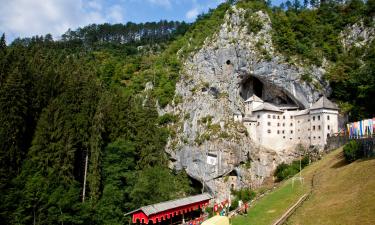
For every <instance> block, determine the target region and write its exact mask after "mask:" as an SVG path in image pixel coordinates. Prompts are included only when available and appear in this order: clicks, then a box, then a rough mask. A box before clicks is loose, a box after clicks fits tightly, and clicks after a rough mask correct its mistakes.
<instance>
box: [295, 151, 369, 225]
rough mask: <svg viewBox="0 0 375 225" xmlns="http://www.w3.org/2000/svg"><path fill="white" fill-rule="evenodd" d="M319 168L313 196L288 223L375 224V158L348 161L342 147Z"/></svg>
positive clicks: (311, 170)
mask: <svg viewBox="0 0 375 225" xmlns="http://www.w3.org/2000/svg"><path fill="white" fill-rule="evenodd" d="M315 167H316V168H314V169H312V168H308V170H310V171H309V174H311V173H312V172H315V171H316V175H315V177H314V187H313V192H312V195H311V197H310V198H309V200H308V201H306V202H305V203H304V204H303V205H302V207H300V208H299V209H297V211H296V212H295V214H293V215H292V216H291V217H290V218H289V221H288V224H375V159H363V160H358V161H355V162H353V163H351V164H346V162H345V160H344V157H343V154H342V149H339V150H336V151H335V152H333V153H332V154H330V155H328V156H327V157H326V158H325V159H323V160H322V161H321V162H319V164H317V165H316V166H315Z"/></svg>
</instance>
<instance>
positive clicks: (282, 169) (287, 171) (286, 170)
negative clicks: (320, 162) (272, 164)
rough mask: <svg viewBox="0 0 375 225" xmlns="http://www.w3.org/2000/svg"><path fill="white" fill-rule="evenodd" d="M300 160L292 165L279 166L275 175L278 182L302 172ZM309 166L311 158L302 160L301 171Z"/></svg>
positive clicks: (282, 164) (283, 164)
mask: <svg viewBox="0 0 375 225" xmlns="http://www.w3.org/2000/svg"><path fill="white" fill-rule="evenodd" d="M299 163H300V162H299V160H294V161H293V162H292V163H291V164H286V163H281V164H280V165H278V166H277V168H276V171H275V173H274V175H275V176H276V178H277V180H278V181H282V180H284V179H286V178H289V177H292V176H294V175H295V174H297V173H298V172H299V171H300V169H299V168H300V165H299ZM307 165H309V158H308V157H306V156H305V157H303V158H302V159H301V169H303V168H305V167H306V166H307Z"/></svg>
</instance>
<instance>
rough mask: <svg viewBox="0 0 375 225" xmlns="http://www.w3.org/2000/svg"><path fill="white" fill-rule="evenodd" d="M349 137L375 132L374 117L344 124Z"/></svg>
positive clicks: (358, 136)
mask: <svg viewBox="0 0 375 225" xmlns="http://www.w3.org/2000/svg"><path fill="white" fill-rule="evenodd" d="M346 128H347V131H348V134H349V137H350V138H360V137H367V136H372V135H373V134H375V118H372V119H365V120H361V121H357V122H353V123H348V124H346Z"/></svg>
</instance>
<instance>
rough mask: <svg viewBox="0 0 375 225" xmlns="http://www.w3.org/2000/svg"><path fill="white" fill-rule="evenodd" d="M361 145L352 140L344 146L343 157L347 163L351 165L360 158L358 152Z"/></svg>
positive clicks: (360, 155)
mask: <svg viewBox="0 0 375 225" xmlns="http://www.w3.org/2000/svg"><path fill="white" fill-rule="evenodd" d="M360 148H361V145H360V144H359V143H358V142H356V141H354V140H352V141H350V142H349V143H348V144H346V145H345V146H344V157H345V159H346V161H347V162H349V163H351V162H354V161H355V160H357V159H359V158H361V157H362V154H361V151H360Z"/></svg>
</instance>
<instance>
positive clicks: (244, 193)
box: [232, 188, 256, 202]
mask: <svg viewBox="0 0 375 225" xmlns="http://www.w3.org/2000/svg"><path fill="white" fill-rule="evenodd" d="M232 194H233V195H234V196H236V198H237V199H239V200H242V201H244V202H248V201H250V200H252V199H253V198H255V195H256V193H255V192H254V191H253V190H251V189H250V188H243V189H241V190H238V191H236V190H232Z"/></svg>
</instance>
